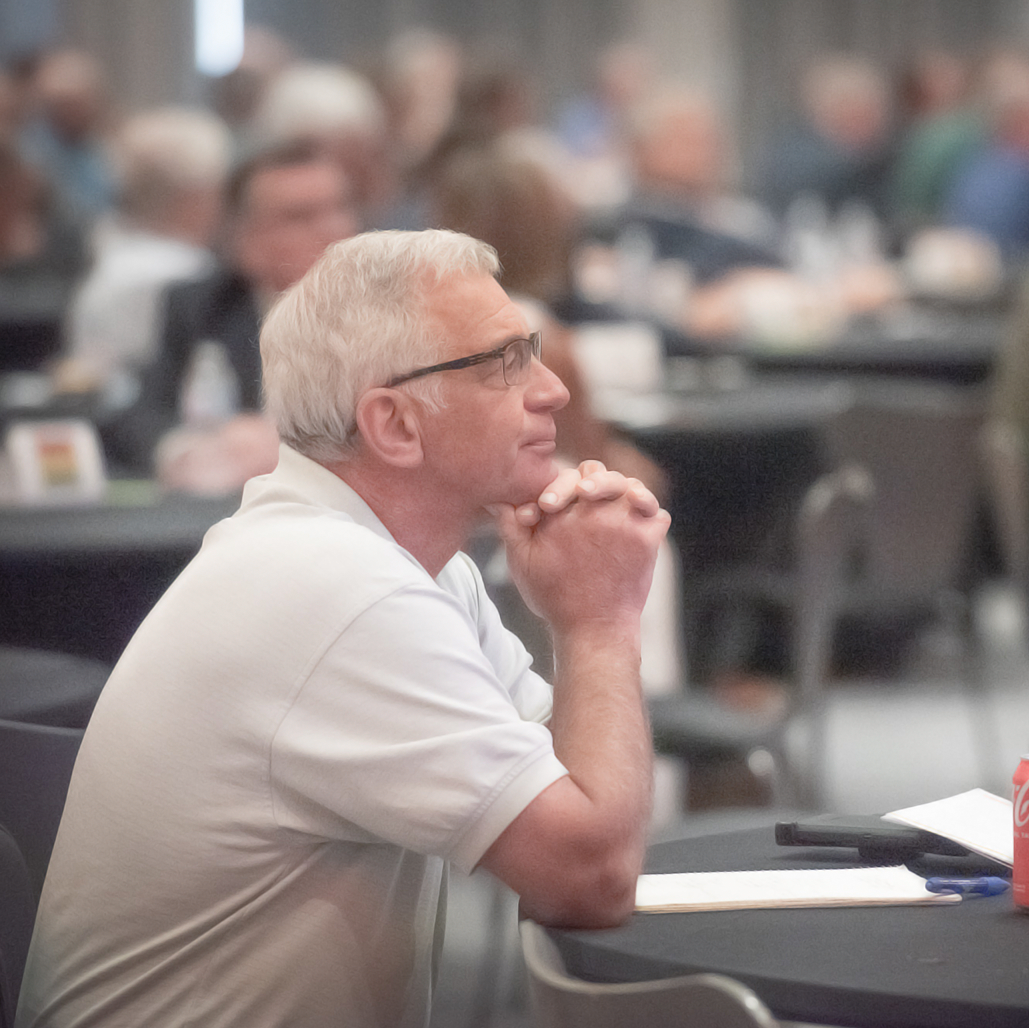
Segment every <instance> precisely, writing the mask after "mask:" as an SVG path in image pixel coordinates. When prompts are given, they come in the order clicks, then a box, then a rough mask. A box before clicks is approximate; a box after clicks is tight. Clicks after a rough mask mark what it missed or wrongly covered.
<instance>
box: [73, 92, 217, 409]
mask: <svg viewBox="0 0 1029 1028" xmlns="http://www.w3.org/2000/svg"><path fill="white" fill-rule="evenodd" d="M112 153H113V157H114V161H115V166H116V168H117V171H118V183H119V188H118V204H117V209H116V212H115V215H114V217H113V219H112V221H111V223H110V224H109V225H106V226H104V228H103V229H102V230H101V231H99V232H98V233H97V234H96V251H97V253H96V260H95V263H94V265H93V267H92V269H91V270H90V272H89V274H88V275H87V276H86V278H85V280H84V282H83V283H82V285H81V288H80V289H79V290H78V292H77V295H76V296H75V298H74V300H73V302H72V305H71V311H70V315H69V319H68V324H67V330H66V340H65V343H66V346H65V352H66V355H67V357H68V359H69V363H68V364H67V365H66V366H65V369H64V374H65V375H66V376H68V377H71V378H72V379H79V380H82V381H84V382H88V383H91V384H93V385H94V386H96V387H100V388H102V389H104V390H105V391H108V392H109V393H116V394H119V395H117V396H115V395H111V396H110V399H111V402H113V403H116V404H118V403H120V404H122V405H124V404H125V403H127V402H130V401H131V400H132V399H134V398H135V397H134V395H133V392H132V390H133V388H138V384H137V383H136V382H135V379H136V376H137V375H138V373H139V372H140V370H141V369H142V368H143V367H145V366H146V365H148V364H149V363H151V362H152V361H153V359H154V358H155V357H156V355H157V349H158V344H159V340H160V336H161V330H162V313H163V312H162V310H161V300H162V295H163V292H164V290H165V288H166V287H167V286H168V285H170V284H171V283H173V282H178V281H181V280H185V279H196V278H201V277H204V276H207V275H210V274H212V273H213V272H214V270H215V267H216V259H215V257H214V254H213V252H212V247H213V245H214V243H215V232H216V230H217V228H218V226H219V224H220V223H221V204H222V195H223V192H224V188H225V178H226V176H227V174H228V170H229V162H230V153H231V138H230V135H229V131H228V129H227V127H226V126H225V124H224V123H223V122H222V121H221V119H220V118H218V117H217V116H215V115H213V114H211V113H209V112H207V111H201V110H194V109H190V108H185V107H163V108H158V109H154V110H150V111H144V112H142V113H140V114H137V115H135V116H133V117H131V118H129V119H128V120H127V121H126V122H125V123H124V124H123V125H122V126H121V127H120V129H119V131H118V132H117V134H116V136H115V138H114V140H113V145H112ZM126 390H128V392H127V393H126Z"/></svg>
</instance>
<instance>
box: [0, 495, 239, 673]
mask: <svg viewBox="0 0 1029 1028" xmlns="http://www.w3.org/2000/svg"><path fill="white" fill-rule="evenodd" d="M112 492H113V493H114V497H113V500H112V502H110V503H108V504H106V505H102V506H66V507H35V508H30V507H0V643H5V644H8V645H14V646H30V647H34V648H41V649H52V650H58V651H61V652H65V653H72V654H79V655H81V656H88V657H95V658H98V659H100V660H103V661H108V662H110V661H114V660H116V659H117V657H118V656H119V654H120V653H121V651H122V649H123V648H124V646H125V644H126V643H127V642H128V641H129V639H130V638H131V637H132V633H133V632H134V631H135V630H136V628H137V627H138V626H139V624H140V622H141V621H142V620H143V618H144V617H145V616H146V614H147V613H148V612H149V611H150V609H151V608H152V607H153V605H154V604H155V603H156V602H157V600H158V599H159V598H160V597H161V595H162V594H163V593H164V591H165V590H166V589H167V588H168V586H169V585H171V583H172V581H173V580H174V579H175V577H176V576H177V575H178V574H179V572H180V571H181V570H182V569H183V568H184V567H185V566H186V564H187V563H188V562H189V561H190V559H191V558H192V557H193V555H194V554H195V553H196V552H197V550H199V549H200V544H201V543H202V542H203V538H204V533H205V532H206V531H207V530H208V529H209V528H210V527H211V526H212V525H213V524H214V523H215V522H217V521H220V520H221V519H222V518H226V517H229V516H230V515H231V514H232V513H233V512H234V511H235V510H236V508H237V507H238V506H239V498H238V497H236V496H233V497H226V498H220V499H205V498H199V497H190V496H180V495H160V494H158V493H157V492H156V491H155V490H154V489H153V488H152V487H147V486H146V485H145V484H136V485H132V484H126V483H118V484H116V485H115V486H114V488H113V490H112Z"/></svg>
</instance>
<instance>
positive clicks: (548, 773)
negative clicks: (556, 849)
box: [449, 749, 568, 874]
mask: <svg viewBox="0 0 1029 1028" xmlns="http://www.w3.org/2000/svg"><path fill="white" fill-rule="evenodd" d="M567 774H568V769H567V768H566V767H565V766H564V764H562V763H561V761H560V760H558V759H557V757H556V756H555V755H554V752H553V750H549V749H548V750H546V751H545V752H544V753H542V754H541V755H540V757H539V758H538V759H537V760H534V761H532V762H531V763H530V764H528V766H526V767H525V769H524V770H523V771H521V772H520V773H519V774H518V775H517V776H515V778H514V779H513V780H512V781H511V782H510V784H508V785H507V786H506V787H505V788H504V790H503V792H501V793H500V795H498V796H497V798H496V800H495V801H494V802H493V803H491V804H490V805H489V807H488V808H487V809H486V810H485V811H484V812H483V814H482V816H481V817H479V818H478V819H477V820H476V821H475V823H474V824H473V825H472V826H471V828H469V830H468V831H467V832H466V833H465V834H464V835H463V836H462V837H461V839H460V840H459V842H458V843H457V845H456V846H455V847H454V848H453V850H451V852H450V854H449V859H450V861H451V862H452V863H453V864H454V866H455V867H456V868H458V870H460V871H463V872H464V873H465V874H471V872H472V871H473V870H474V869H475V866H476V865H477V864H478V863H479V861H480V860H481V859H482V858H483V856H484V855H485V853H486V851H487V850H488V849H489V848H490V846H492V845H493V843H494V842H496V841H497V839H498V838H499V837H500V835H501V834H502V833H503V832H504V829H506V828H507V826H508V825H509V824H511V822H512V821H514V819H515V818H516V817H517V816H518V815H519V814H520V813H521V812H522V811H523V810H524V809H525V808H526V807H527V806H528V805H529V804H530V803H531V802H532V801H533V800H534V799H535V798H536V797H537V796H538V795H539V794H540V793H541V792H543V790H544V789H546V788H547V787H548V786H550V785H553V784H554V782H556V781H557V780H558V779H559V778H563V777H564V776H565V775H567Z"/></svg>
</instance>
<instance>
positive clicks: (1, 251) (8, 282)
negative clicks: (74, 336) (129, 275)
mask: <svg viewBox="0 0 1029 1028" xmlns="http://www.w3.org/2000/svg"><path fill="white" fill-rule="evenodd" d="M87 262H88V258H87V251H86V246H85V242H84V240H83V236H82V233H81V231H80V230H79V227H78V224H77V223H76V222H75V221H74V219H72V218H70V217H69V216H68V215H67V213H66V211H65V210H64V208H63V207H62V205H61V203H60V200H59V198H58V197H57V196H55V195H54V192H53V190H52V189H50V187H49V186H48V184H47V182H46V181H45V180H44V179H43V177H42V175H41V174H40V173H39V171H38V170H37V169H36V168H33V167H32V166H31V165H29V164H28V163H27V162H26V161H25V160H24V158H23V157H22V156H21V155H20V153H19V152H18V149H17V147H16V146H15V145H14V144H13V143H12V142H10V141H6V142H5V141H2V140H0V325H2V326H3V346H2V348H0V369H2V370H5V371H34V370H42V368H43V366H44V365H45V364H46V362H47V361H48V360H49V359H50V358H51V357H54V356H56V353H57V350H58V348H59V345H60V325H61V322H62V320H63V318H64V316H65V312H66V310H67V306H68V302H69V299H70V297H71V293H72V289H73V288H74V286H75V284H76V283H77V282H78V281H79V279H80V277H81V276H82V275H83V274H84V273H85V270H86V266H87Z"/></svg>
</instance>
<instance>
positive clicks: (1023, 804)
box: [1011, 754, 1029, 911]
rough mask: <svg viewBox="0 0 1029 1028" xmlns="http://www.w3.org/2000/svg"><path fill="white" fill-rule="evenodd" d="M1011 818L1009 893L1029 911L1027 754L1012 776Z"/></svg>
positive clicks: (1028, 779)
mask: <svg viewBox="0 0 1029 1028" xmlns="http://www.w3.org/2000/svg"><path fill="white" fill-rule="evenodd" d="M1011 782H1012V785H1013V786H1014V789H1013V793H1012V795H1013V797H1014V799H1013V809H1012V814H1013V819H1014V832H1015V853H1014V865H1013V866H1012V868H1011V893H1012V896H1013V897H1014V900H1015V906H1016V907H1023V908H1025V909H1026V910H1027V911H1029V754H1027V755H1025V756H1023V757H1022V760H1021V763H1020V764H1019V765H1018V769H1017V770H1016V771H1015V775H1014V777H1013V778H1012V779H1011Z"/></svg>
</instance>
